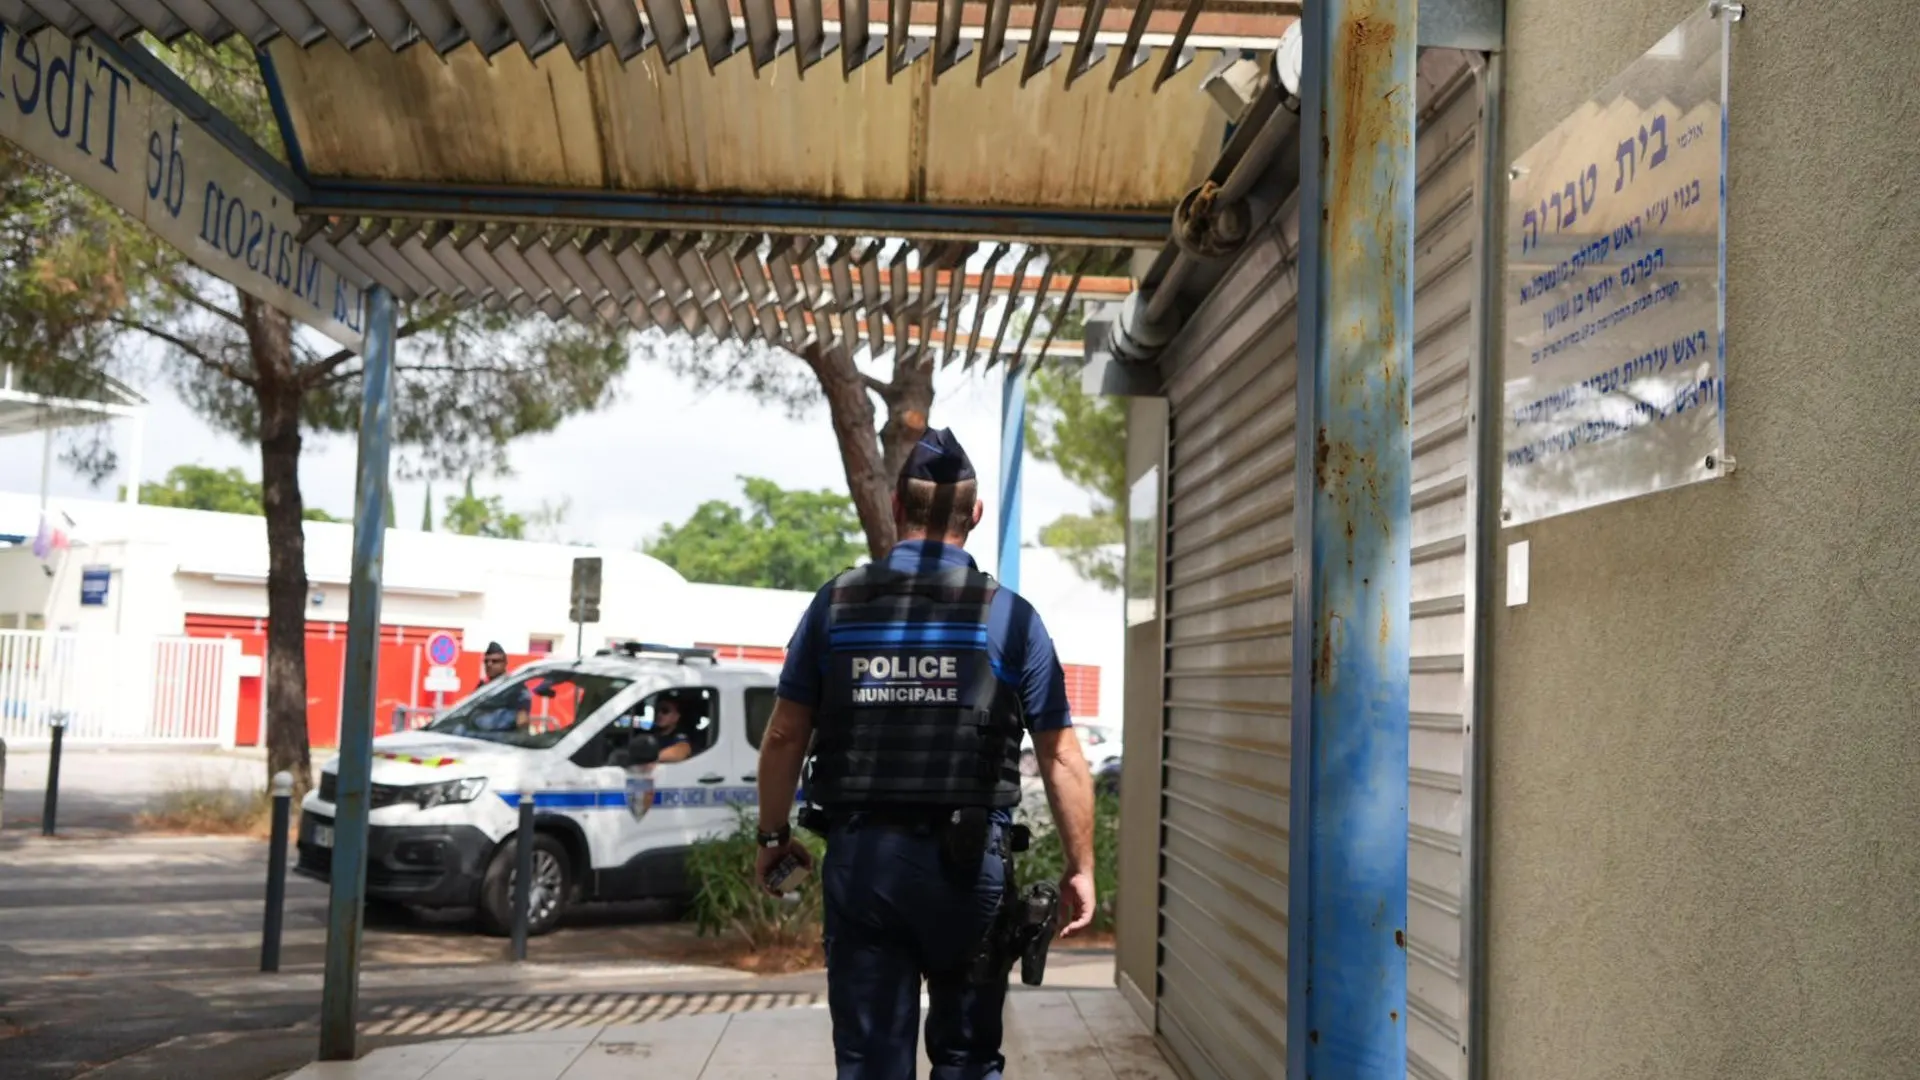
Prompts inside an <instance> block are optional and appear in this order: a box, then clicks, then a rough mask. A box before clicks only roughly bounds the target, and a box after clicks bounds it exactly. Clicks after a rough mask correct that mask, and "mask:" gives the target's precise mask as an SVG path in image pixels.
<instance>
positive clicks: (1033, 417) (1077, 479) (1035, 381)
mask: <svg viewBox="0 0 1920 1080" xmlns="http://www.w3.org/2000/svg"><path fill="white" fill-rule="evenodd" d="M1027 450H1028V452H1029V453H1031V454H1032V455H1033V456H1034V457H1036V458H1038V459H1039V460H1041V461H1045V462H1049V463H1051V464H1052V465H1054V466H1055V467H1057V468H1058V469H1059V470H1060V472H1061V474H1062V475H1064V476H1065V477H1066V478H1067V479H1068V480H1070V481H1072V482H1073V483H1074V484H1075V485H1077V486H1079V487H1080V488H1082V489H1084V490H1085V491H1086V492H1087V493H1088V494H1089V495H1091V496H1092V497H1093V513H1092V514H1091V515H1082V514H1068V515H1066V516H1064V517H1061V518H1059V519H1057V520H1055V521H1053V522H1051V523H1049V524H1048V525H1046V526H1045V527H1044V528H1042V529H1041V530H1040V542H1041V543H1042V544H1044V545H1046V546H1047V547H1050V548H1055V549H1057V550H1059V551H1060V552H1061V553H1062V554H1063V555H1064V556H1065V557H1066V559H1067V562H1068V564H1069V565H1071V566H1072V567H1073V568H1074V570H1075V571H1077V572H1078V573H1079V574H1080V576H1081V577H1083V578H1085V579H1086V580H1088V581H1093V582H1097V583H1099V584H1100V585H1101V586H1103V587H1105V588H1108V589H1118V588H1120V586H1121V584H1122V578H1121V566H1120V558H1119V556H1117V555H1116V554H1115V553H1114V551H1113V550H1112V549H1113V546H1114V545H1117V544H1119V543H1120V542H1121V541H1122V540H1123V539H1124V538H1125V532H1124V529H1125V523H1126V513H1127V413H1126V409H1125V407H1124V406H1122V405H1121V403H1120V400H1119V399H1118V398H1108V397H1092V396H1089V395H1088V394H1087V393H1086V392H1085V391H1083V390H1082V389H1081V388H1080V378H1079V373H1078V372H1077V371H1073V370H1069V369H1067V368H1063V367H1058V366H1042V367H1040V368H1037V369H1036V370H1035V371H1034V372H1033V374H1032V376H1030V381H1029V383H1028V384H1027Z"/></svg>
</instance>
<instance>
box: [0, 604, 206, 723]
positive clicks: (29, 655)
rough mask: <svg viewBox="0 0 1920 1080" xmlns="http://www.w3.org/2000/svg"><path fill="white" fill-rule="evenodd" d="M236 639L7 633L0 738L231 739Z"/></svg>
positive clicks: (1, 648)
mask: <svg viewBox="0 0 1920 1080" xmlns="http://www.w3.org/2000/svg"><path fill="white" fill-rule="evenodd" d="M238 657H239V643H238V642H233V641H217V640H203V639H195V638H166V637H136V636H120V635H113V634H71V633H54V632H50V631H42V630H0V738H5V739H6V740H7V741H8V742H13V743H16V744H17V743H20V742H35V741H41V740H45V739H47V738H49V737H50V736H49V732H50V731H51V729H52V724H53V722H54V720H55V719H56V718H57V717H64V718H65V719H66V724H67V734H66V738H67V739H68V740H72V741H84V742H112V743H202V744H208V745H219V746H231V745H233V734H234V719H235V716H236V710H237V708H238V692H239V670H238V668H239V665H238Z"/></svg>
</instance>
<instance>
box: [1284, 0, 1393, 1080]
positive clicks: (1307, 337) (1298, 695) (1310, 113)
mask: <svg viewBox="0 0 1920 1080" xmlns="http://www.w3.org/2000/svg"><path fill="white" fill-rule="evenodd" d="M1415 15H1416V0H1321V2H1317V3H1310V4H1307V5H1305V7H1304V16H1303V18H1302V27H1301V30H1302V45H1303V46H1304V47H1303V50H1302V52H1303V54H1304V56H1303V59H1304V63H1303V65H1302V66H1303V71H1302V77H1301V99H1302V108H1301V111H1300V121H1301V127H1302V131H1301V137H1300V147H1301V155H1302V160H1301V163H1300V177H1301V189H1302V190H1301V199H1300V223H1301V230H1300V231H1301V238H1300V275H1299V281H1300V297H1299V305H1298V311H1299V321H1298V326H1299V342H1298V346H1299V347H1298V356H1299V357H1300V370H1299V387H1298V390H1297V400H1298V402H1299V406H1298V408H1299V421H1298V439H1299V454H1298V458H1297V465H1296V478H1295V493H1296V494H1295V500H1296V501H1295V507H1296V513H1295V529H1296V537H1295V548H1296V550H1297V551H1298V552H1300V553H1301V554H1300V556H1299V557H1300V558H1301V559H1303V560H1304V563H1303V566H1302V573H1301V574H1300V575H1299V587H1298V588H1297V589H1296V590H1295V596H1294V623H1293V626H1294V635H1293V671H1294V679H1293V720H1292V726H1293V727H1292V739H1293V742H1292V762H1293V766H1292V768H1293V777H1292V779H1293V794H1292V802H1291V809H1290V813H1291V822H1290V824H1291V831H1290V834H1289V835H1290V837H1291V845H1290V850H1289V852H1288V859H1289V871H1290V880H1289V891H1288V905H1289V907H1288V940H1287V991H1288V992H1287V1075H1288V1077H1289V1078H1290V1080H1306V1078H1308V1077H1311V1078H1313V1080H1387V1078H1389V1077H1391V1078H1393V1080H1404V1078H1405V1077H1406V1069H1407V1038H1406V1022H1407V1004H1406V1001H1407V953H1406V919H1407V734H1408V727H1407V723H1408V681H1409V670H1408V655H1409V654H1408V620H1409V605H1410V571H1409V562H1410V558H1411V544H1410V541H1409V533H1410V519H1411V517H1412V498H1411V476H1412V466H1413V460H1412V441H1411V438H1410V433H1409V426H1410V425H1409V422H1408V417H1409V415H1410V413H1411V411H1412V395H1411V391H1410V388H1411V379H1412V375H1413V335H1412V331H1413V226H1414V215H1413V206H1414V198H1413V197H1414V153H1413V138H1414V120H1415V112H1414V59H1415V27H1416V23H1415Z"/></svg>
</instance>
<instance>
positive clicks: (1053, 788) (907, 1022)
mask: <svg viewBox="0 0 1920 1080" xmlns="http://www.w3.org/2000/svg"><path fill="white" fill-rule="evenodd" d="M980 513H981V503H980V500H979V497H978V485H977V482H976V480H975V478H974V473H973V466H972V464H971V463H970V462H969V461H968V460H967V455H966V451H965V450H963V449H961V447H960V444H959V442H958V441H957V440H956V439H954V437H953V436H952V434H951V433H949V432H947V431H945V430H941V431H933V432H929V433H928V434H927V435H926V436H925V437H924V438H922V439H921V441H920V442H919V444H918V445H916V446H915V447H914V449H913V452H912V454H911V456H910V457H909V459H908V461H907V463H906V466H905V467H904V469H903V470H902V472H901V476H900V480H899V482H898V484H897V485H896V487H895V490H894V496H893V517H894V525H895V528H896V533H897V535H898V536H899V537H900V542H899V543H898V544H897V545H896V546H895V547H894V548H893V550H892V551H891V552H889V553H888V554H887V555H886V557H885V558H883V559H881V560H879V561H878V562H877V563H873V564H869V565H867V566H863V567H860V568H858V569H854V570H849V571H847V572H846V573H844V574H841V575H840V576H839V577H837V578H835V579H834V580H833V581H831V582H829V583H828V584H827V585H826V587H824V588H822V589H821V590H820V592H819V593H818V594H817V595H816V596H815V597H814V599H813V603H812V605H811V606H810V607H809V608H808V609H807V613H806V615H805V616H804V617H803V619H802V620H801V623H800V626H799V628H798V629H797V630H796V631H795V633H794V636H793V641H792V643H791V644H790V645H789V647H788V651H787V660H786V666H785V669H784V670H783V671H782V672H781V676H780V687H779V699H778V701H777V702H776V704H775V707H774V711H773V717H772V719H771V721H770V723H769V725H768V729H767V733H766V736H765V738H764V740H763V741H762V743H761V749H760V769H759V773H760V775H759V787H760V853H759V858H758V860H757V864H758V865H757V871H758V875H759V877H760V879H761V880H762V881H763V882H764V881H765V880H766V877H767V874H768V873H769V871H771V870H772V869H774V868H775V867H777V866H778V865H779V864H780V863H781V862H782V861H783V860H784V859H785V858H787V857H789V856H791V857H793V858H796V859H797V860H799V861H800V862H801V863H802V864H809V863H810V860H809V859H808V857H807V855H806V852H805V849H804V848H802V847H800V845H798V844H797V843H795V842H794V841H793V838H792V834H791V832H790V831H789V825H788V817H789V814H790V813H791V811H792V807H793V800H794V793H795V791H796V788H797V787H798V785H799V782H800V777H801V771H802V767H803V765H804V764H805V760H806V758H807V755H808V752H809V743H810V742H811V745H812V757H813V762H812V770H811V774H810V776H809V779H808V786H807V793H806V794H807V798H808V801H809V802H810V803H812V804H815V805H818V806H820V807H822V808H824V809H825V811H826V814H827V821H828V829H827V857H826V863H825V865H824V866H823V867H822V868H821V886H822V888H823V890H824V892H825V902H826V947H827V986H828V995H827V996H828V1007H829V1009H830V1010H831V1013H832V1017H833V1047H834V1057H835V1060H836V1062H837V1063H838V1073H839V1080H908V1078H910V1077H912V1076H913V1074H914V1067H915V1061H916V1060H917V1054H916V1049H917V1047H916V1031H915V1029H916V1028H917V1027H918V1026H919V1017H920V987H921V980H922V979H923V978H924V979H925V980H926V988H927V998H928V1016H927V1026H926V1030H927V1055H928V1058H929V1060H930V1061H931V1062H932V1064H933V1078H934V1080H998V1078H999V1077H1000V1075H1001V1071H1002V1070H1003V1069H1004V1068H1005V1058H1004V1057H1003V1056H1002V1055H1001V1051H1000V1043H1001V1034H1002V1030H1001V1011H1002V1007H1003V1006H1004V1004H1005V1001H1006V992H1007V987H1006V981H1005V979H1004V977H1003V978H1001V979H999V980H989V981H987V982H985V983H982V982H980V981H977V980H976V979H975V978H973V977H972V973H971V968H970V961H971V960H972V959H973V957H974V955H975V953H976V952H977V950H978V949H979V948H980V946H981V943H982V942H983V941H984V940H985V938H986V935H987V933H988V931H989V929H990V928H991V927H992V925H993V922H994V920H995V917H996V914H997V912H998V909H999V906H1000V903H1001V899H1002V894H1003V892H1006V891H1010V890H1011V888H1012V884H1013V883H1012V882H1010V881H1008V880H1006V870H1007V865H1008V864H1007V862H1006V861H1005V859H1004V858H1003V857H1001V853H1002V852H1004V850H1005V849H1004V847H1003V846H1002V845H1004V844H1005V842H1006V836H1007V832H1008V829H1009V827H1010V825H1011V823H1012V816H1011V812H1012V808H1013V807H1014V806H1016V805H1017V804H1018V803H1019V801H1020V744H1021V736H1022V732H1023V731H1030V732H1032V734H1033V742H1034V749H1035V752H1036V755H1037V757H1038V759H1039V763H1040V773H1041V776H1042V778H1043V779H1044V781H1045V783H1046V788H1047V796H1048V800H1049V802H1050V803H1051V804H1052V808H1053V820H1054V822H1055V825H1056V827H1057V828H1058V829H1059V833H1060V838H1061V841H1062V843H1063V845H1064V850H1065V854H1066V862H1067V866H1066V875H1065V877H1064V878H1063V879H1062V880H1061V882H1060V894H1061V908H1062V914H1061V923H1062V926H1063V936H1064V935H1065V934H1068V933H1072V932H1073V931H1076V930H1079V929H1081V928H1083V927H1085V926H1086V925H1087V923H1088V922H1089V921H1090V920H1091V918H1092V912H1093V900H1094V897H1093V786H1092V777H1091V776H1090V775H1089V773H1088V769H1087V764H1086V759H1085V758H1084V757H1083V756H1082V754H1081V752H1080V742H1079V740H1078V739H1077V738H1076V737H1075V736H1074V734H1073V732H1072V730H1071V718H1070V717H1069V715H1068V710H1067V695H1066V677H1065V674H1064V673H1063V672H1062V670H1061V667H1060V662H1059V660H1058V659H1057V658H1056V657H1055V656H1054V651H1053V642H1052V640H1051V639H1050V638H1049V637H1048V636H1047V632H1046V629H1045V628H1044V627H1043V626H1042V625H1041V622H1040V617H1039V615H1038V614H1036V613H1035V612H1034V610H1033V607H1032V605H1030V604H1028V603H1027V601H1025V600H1023V599H1021V598H1020V597H1019V596H1018V595H1016V594H1015V593H1014V592H1013V591H1012V590H1010V589H1005V588H1001V587H1000V586H999V585H998V584H996V583H995V582H994V580H993V579H992V578H990V577H988V576H987V575H986V574H983V573H981V572H980V571H979V569H978V568H977V567H976V566H975V565H974V562H973V560H972V558H970V557H969V556H968V555H967V553H966V552H965V551H964V550H963V546H964V545H965V543H966V540H967V535H968V534H969V533H970V532H971V531H972V530H973V528H974V527H975V526H976V525H978V524H979V522H980ZM956 811H963V813H960V814H956ZM963 817H964V818H966V819H967V820H969V821H978V822H981V823H982V831H983V834H984V836H985V851H984V853H982V852H981V850H980V847H979V845H977V844H976V845H973V846H972V848H971V850H968V845H966V844H964V843H961V844H956V842H955V841H954V838H953V831H954V829H955V826H954V822H955V821H956V820H957V819H960V818H963ZM956 847H958V848H959V849H960V850H959V852H958V853H957V854H956V851H955V849H956Z"/></svg>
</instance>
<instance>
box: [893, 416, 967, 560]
mask: <svg viewBox="0 0 1920 1080" xmlns="http://www.w3.org/2000/svg"><path fill="white" fill-rule="evenodd" d="M894 492H895V493H896V494H897V495H898V496H899V498H900V516H901V517H902V518H904V519H905V524H906V526H907V528H909V529H913V530H922V529H924V530H925V531H927V532H928V533H931V534H934V535H943V534H944V535H947V536H965V535H966V534H967V533H969V532H971V531H972V530H973V506H974V503H975V501H977V500H978V499H979V497H980V489H979V482H978V481H977V480H975V479H974V475H973V462H972V461H970V460H968V459H967V451H966V450H965V448H963V447H962V446H961V445H960V440H959V439H956V438H954V437H953V432H951V431H949V430H947V429H946V428H941V429H939V430H937V431H929V432H927V433H926V434H925V435H923V436H921V438H920V441H919V442H917V443H915V444H914V446H913V449H912V450H911V451H910V452H909V453H908V454H907V460H906V464H905V465H904V466H903V467H902V468H901V470H900V479H899V481H898V482H897V483H896V484H895V486H894Z"/></svg>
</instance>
